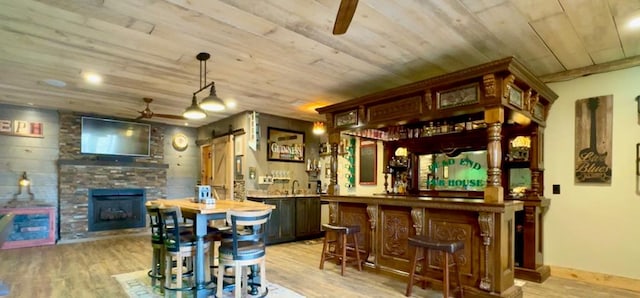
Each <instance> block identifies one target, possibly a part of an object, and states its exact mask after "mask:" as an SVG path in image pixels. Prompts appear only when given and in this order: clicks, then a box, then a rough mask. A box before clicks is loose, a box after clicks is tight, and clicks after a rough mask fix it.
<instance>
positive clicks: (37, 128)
mask: <svg viewBox="0 0 640 298" xmlns="http://www.w3.org/2000/svg"><path fill="white" fill-rule="evenodd" d="M0 134H3V135H10V136H20V137H31V138H42V137H44V135H43V125H42V122H30V121H24V120H13V121H12V120H2V119H0Z"/></svg>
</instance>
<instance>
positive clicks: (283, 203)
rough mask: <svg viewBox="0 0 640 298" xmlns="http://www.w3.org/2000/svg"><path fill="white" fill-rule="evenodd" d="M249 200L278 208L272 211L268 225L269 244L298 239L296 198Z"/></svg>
mask: <svg viewBox="0 0 640 298" xmlns="http://www.w3.org/2000/svg"><path fill="white" fill-rule="evenodd" d="M249 200H251V201H256V202H262V203H265V204H269V205H274V206H276V209H273V211H272V212H271V218H270V219H269V223H268V227H267V229H268V230H267V244H275V243H282V242H288V241H293V240H295V239H296V229H295V215H296V214H295V212H296V205H295V203H296V200H295V199H294V198H268V199H263V198H249Z"/></svg>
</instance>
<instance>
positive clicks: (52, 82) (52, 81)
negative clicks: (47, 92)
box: [42, 79, 67, 88]
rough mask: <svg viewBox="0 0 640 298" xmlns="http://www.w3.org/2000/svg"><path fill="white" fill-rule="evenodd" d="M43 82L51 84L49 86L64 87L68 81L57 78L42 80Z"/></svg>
mask: <svg viewBox="0 0 640 298" xmlns="http://www.w3.org/2000/svg"><path fill="white" fill-rule="evenodd" d="M42 82H43V83H45V84H47V85H49V86H53V87H58V88H62V87H65V86H67V83H66V82H64V81H60V80H56V79H45V80H42Z"/></svg>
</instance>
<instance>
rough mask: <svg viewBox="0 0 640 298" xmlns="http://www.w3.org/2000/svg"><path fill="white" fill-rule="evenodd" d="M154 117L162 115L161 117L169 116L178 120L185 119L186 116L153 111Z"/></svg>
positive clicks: (168, 117)
mask: <svg viewBox="0 0 640 298" xmlns="http://www.w3.org/2000/svg"><path fill="white" fill-rule="evenodd" d="M153 117H161V118H167V119H178V120H184V119H185V118H184V117H182V116H180V115H169V114H157V113H153Z"/></svg>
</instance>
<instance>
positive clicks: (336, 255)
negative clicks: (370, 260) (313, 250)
mask: <svg viewBox="0 0 640 298" xmlns="http://www.w3.org/2000/svg"><path fill="white" fill-rule="evenodd" d="M322 227H323V229H324V231H325V235H324V243H323V245H322V257H321V258H320V269H321V270H322V269H324V262H325V261H328V260H331V259H335V260H338V261H339V262H340V264H341V268H340V275H343V276H344V268H345V266H346V264H347V262H353V261H355V262H357V263H358V271H362V261H361V260H360V253H361V252H364V251H361V250H360V248H359V247H358V234H360V226H335V225H330V224H323V225H322ZM331 234H333V235H331ZM349 235H351V236H352V237H351V241H352V242H353V243H352V244H351V246H350V245H349V244H348V243H347V239H348V238H349V237H348V236H349ZM329 236H335V240H329ZM338 249H340V252H338ZM347 251H353V252H354V254H355V256H348V255H347Z"/></svg>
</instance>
